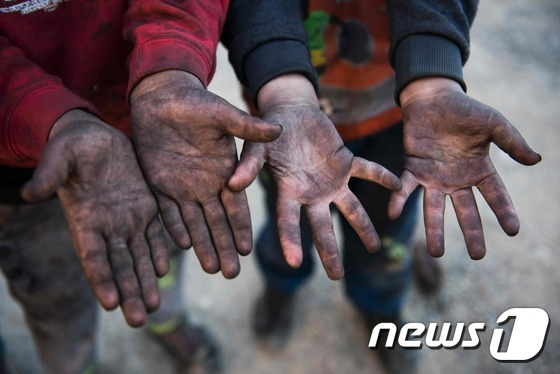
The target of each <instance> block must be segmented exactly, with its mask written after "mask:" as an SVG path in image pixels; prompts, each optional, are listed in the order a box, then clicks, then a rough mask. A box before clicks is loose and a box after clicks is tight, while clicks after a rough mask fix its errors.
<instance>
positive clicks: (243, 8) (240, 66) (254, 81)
mask: <svg viewBox="0 0 560 374" xmlns="http://www.w3.org/2000/svg"><path fill="white" fill-rule="evenodd" d="M307 8H308V2H307V1H302V0H259V1H255V0H231V2H230V7H229V11H228V16H227V20H226V24H225V26H224V31H223V34H222V42H223V43H224V45H225V46H226V47H227V48H228V50H229V60H230V62H231V64H232V66H233V69H234V70H235V74H236V75H237V78H238V79H239V80H240V82H241V83H242V84H243V85H244V86H246V87H247V88H248V89H249V92H250V94H251V97H252V99H253V101H256V97H257V94H258V92H259V90H260V88H261V87H262V86H263V85H264V84H266V83H267V82H268V81H270V80H271V79H274V78H276V77H278V76H280V75H283V74H290V73H299V74H302V75H304V76H306V77H307V78H308V79H309V80H310V81H311V83H313V85H314V86H315V88H316V89H317V75H316V73H315V69H314V67H313V65H312V63H311V59H310V55H309V50H308V48H307V34H306V33H305V29H304V27H303V19H304V17H305V15H306V12H307Z"/></svg>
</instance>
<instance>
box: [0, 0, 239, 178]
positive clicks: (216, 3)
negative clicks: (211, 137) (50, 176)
mask: <svg viewBox="0 0 560 374" xmlns="http://www.w3.org/2000/svg"><path fill="white" fill-rule="evenodd" d="M228 3H229V0H184V1H171V0H129V1H125V0H110V1H109V0H10V1H5V0H0V164H4V165H9V166H16V167H33V166H35V165H36V164H37V161H38V160H39V158H40V155H41V153H42V151H43V149H44V147H45V144H46V141H47V136H48V133H49V131H50V128H51V126H52V125H53V123H54V122H55V121H56V120H57V119H58V118H59V117H60V116H61V115H62V114H64V113H65V112H67V111H68V110H71V109H76V108H81V109H84V110H87V111H89V112H92V113H95V114H97V115H98V116H100V117H102V118H103V119H104V120H106V121H108V122H109V123H110V124H112V125H114V126H115V127H118V128H120V129H121V130H123V131H129V129H128V127H129V123H128V122H129V121H128V109H127V106H126V98H127V97H128V93H130V90H131V89H132V88H133V87H134V86H135V85H136V84H137V83H138V82H139V81H140V80H141V79H142V78H143V77H145V76H147V75H150V74H152V73H156V72H159V71H163V70H169V69H177V70H184V71H188V72H190V73H192V74H194V75H196V76H197V77H198V78H199V79H200V80H201V81H202V83H203V84H204V85H207V84H208V82H209V81H210V79H211V77H212V75H213V73H214V69H215V64H216V56H215V52H216V46H217V43H218V40H219V36H220V32H221V29H222V26H223V23H224V21H225V17H226V12H227V6H228ZM127 59H128V60H127ZM127 64H128V65H127ZM127 66H128V72H127ZM127 78H128V79H127Z"/></svg>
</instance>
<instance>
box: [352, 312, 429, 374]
mask: <svg viewBox="0 0 560 374" xmlns="http://www.w3.org/2000/svg"><path fill="white" fill-rule="evenodd" d="M363 316H364V320H365V323H366V325H367V328H368V329H369V330H368V331H369V332H370V333H371V331H373V328H374V327H375V326H377V325H378V324H380V323H383V322H391V323H393V324H395V326H396V327H397V334H396V336H395V345H394V348H387V347H385V342H386V341H387V335H388V333H387V330H386V329H383V330H381V331H380V333H379V337H378V344H377V347H376V348H371V349H372V351H375V352H376V353H377V355H378V357H379V358H380V359H381V362H382V363H383V366H384V367H385V369H386V370H387V372H388V373H389V374H401V373H403V374H414V373H416V372H418V363H419V356H420V353H419V351H418V350H416V349H404V348H402V347H400V346H399V345H398V344H397V339H398V336H399V332H400V331H401V327H403V326H404V325H405V322H404V321H403V319H402V318H401V316H400V314H395V315H392V316H383V315H379V314H363Z"/></svg>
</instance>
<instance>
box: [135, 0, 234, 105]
mask: <svg viewBox="0 0 560 374" xmlns="http://www.w3.org/2000/svg"><path fill="white" fill-rule="evenodd" d="M128 3H129V9H128V11H127V13H126V15H125V20H124V37H125V38H126V39H128V40H129V41H131V42H133V43H134V50H133V51H132V54H131V55H130V57H129V61H128V63H129V69H130V79H129V84H128V95H130V92H131V90H132V89H133V88H134V86H135V85H136V84H137V83H138V82H139V81H140V80H141V79H142V78H144V77H146V76H148V75H150V74H153V73H157V72H160V71H164V70H183V71H188V72H189V73H191V74H194V75H195V76H196V77H198V79H200V81H201V82H202V84H204V86H207V85H208V83H209V82H210V80H211V78H212V75H213V74H214V70H215V68H216V48H217V45H218V41H219V38H220V33H221V30H222V27H223V24H224V22H225V18H226V13H227V7H228V4H229V0H183V1H174V0H130V1H129V2H128Z"/></svg>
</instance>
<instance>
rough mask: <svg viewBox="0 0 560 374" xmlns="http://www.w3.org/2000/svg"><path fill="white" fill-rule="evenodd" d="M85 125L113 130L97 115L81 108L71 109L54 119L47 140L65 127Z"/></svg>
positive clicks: (81, 126)
mask: <svg viewBox="0 0 560 374" xmlns="http://www.w3.org/2000/svg"><path fill="white" fill-rule="evenodd" d="M86 127H88V128H91V129H103V130H105V131H107V130H108V129H110V130H114V128H113V127H111V126H109V125H107V124H105V122H103V121H102V120H101V119H100V118H99V117H97V116H94V115H93V114H91V113H88V112H86V111H84V110H81V109H73V110H70V111H68V112H66V113H64V114H63V115H62V116H60V117H59V118H58V119H57V120H56V122H55V123H54V124H53V125H52V127H51V129H50V132H49V136H48V138H47V141H50V140H51V139H52V138H53V137H55V136H56V135H57V134H59V133H61V132H63V131H66V129H80V130H83V129H84V128H86Z"/></svg>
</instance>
